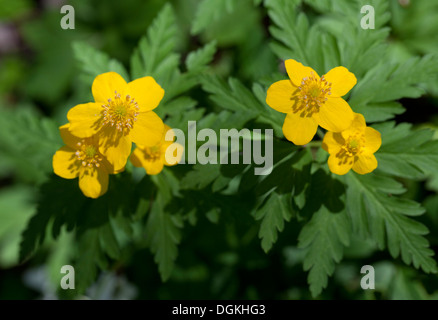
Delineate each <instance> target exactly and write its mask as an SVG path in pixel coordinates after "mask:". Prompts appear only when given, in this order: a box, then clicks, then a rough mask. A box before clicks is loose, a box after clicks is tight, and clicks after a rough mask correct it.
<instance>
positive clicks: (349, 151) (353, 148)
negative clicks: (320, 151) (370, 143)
mask: <svg viewBox="0 0 438 320" xmlns="http://www.w3.org/2000/svg"><path fill="white" fill-rule="evenodd" d="M364 140H365V138H364V137H363V135H359V134H356V135H353V136H351V137H349V138H348V139H347V140H346V141H345V144H344V146H343V147H342V149H343V150H344V151H345V153H346V155H347V156H349V157H352V156H355V155H356V154H358V153H360V151H361V149H362V146H363V144H364Z"/></svg>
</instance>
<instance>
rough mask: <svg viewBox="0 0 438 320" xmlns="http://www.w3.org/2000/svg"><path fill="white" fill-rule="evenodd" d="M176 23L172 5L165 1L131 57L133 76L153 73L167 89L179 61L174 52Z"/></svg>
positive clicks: (137, 76)
mask: <svg viewBox="0 0 438 320" xmlns="http://www.w3.org/2000/svg"><path fill="white" fill-rule="evenodd" d="M176 36H177V24H176V20H175V14H174V12H173V9H172V6H171V5H170V4H166V5H165V6H164V7H163V9H161V11H160V13H159V14H158V16H157V17H156V18H155V20H154V21H153V22H152V25H151V26H150V27H149V28H148V30H147V34H146V35H145V36H144V37H143V38H141V40H140V42H139V45H138V48H137V49H136V50H135V51H134V54H133V55H132V57H131V75H132V78H133V79H137V78H141V77H145V76H152V77H154V79H155V80H157V82H158V83H159V84H160V85H161V86H162V87H163V88H164V89H165V90H167V87H168V84H169V83H170V81H171V78H172V77H174V76H175V73H176V72H177V69H178V65H179V59H180V57H179V55H178V54H176V53H174V52H173V51H174V49H175V44H176Z"/></svg>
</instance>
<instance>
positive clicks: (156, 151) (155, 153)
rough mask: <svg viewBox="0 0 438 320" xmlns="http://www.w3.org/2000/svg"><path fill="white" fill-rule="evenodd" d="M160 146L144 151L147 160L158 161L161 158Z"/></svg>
mask: <svg viewBox="0 0 438 320" xmlns="http://www.w3.org/2000/svg"><path fill="white" fill-rule="evenodd" d="M160 149H161V148H160V146H153V147H149V148H145V149H144V154H145V158H146V159H148V160H150V161H156V160H158V159H159V158H160V157H161V152H160Z"/></svg>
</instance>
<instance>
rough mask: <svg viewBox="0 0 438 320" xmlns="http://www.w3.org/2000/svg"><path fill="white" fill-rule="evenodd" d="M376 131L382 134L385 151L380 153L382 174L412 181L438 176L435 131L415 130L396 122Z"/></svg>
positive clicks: (379, 165) (381, 149) (437, 148)
mask: <svg viewBox="0 0 438 320" xmlns="http://www.w3.org/2000/svg"><path fill="white" fill-rule="evenodd" d="M375 128H376V129H377V130H378V131H379V132H380V133H381V134H382V147H381V148H380V150H379V151H378V152H377V153H376V157H377V160H378V168H379V170H381V171H384V172H385V173H388V174H391V175H395V176H398V177H405V178H412V179H422V178H425V177H426V176H427V175H430V174H432V173H434V172H438V141H437V140H432V137H433V131H432V130H429V129H423V130H412V129H411V128H412V125H410V124H407V123H402V124H399V125H397V126H396V125H395V123H394V122H388V123H382V124H378V125H375Z"/></svg>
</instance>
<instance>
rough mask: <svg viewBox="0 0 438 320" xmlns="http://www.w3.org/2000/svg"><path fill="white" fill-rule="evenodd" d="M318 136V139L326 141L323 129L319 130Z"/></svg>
mask: <svg viewBox="0 0 438 320" xmlns="http://www.w3.org/2000/svg"><path fill="white" fill-rule="evenodd" d="M316 134H317V135H318V137H320V138H321V140H323V139H324V135H325V133H324V131H322V129H321V128H318V130H317V131H316Z"/></svg>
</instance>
